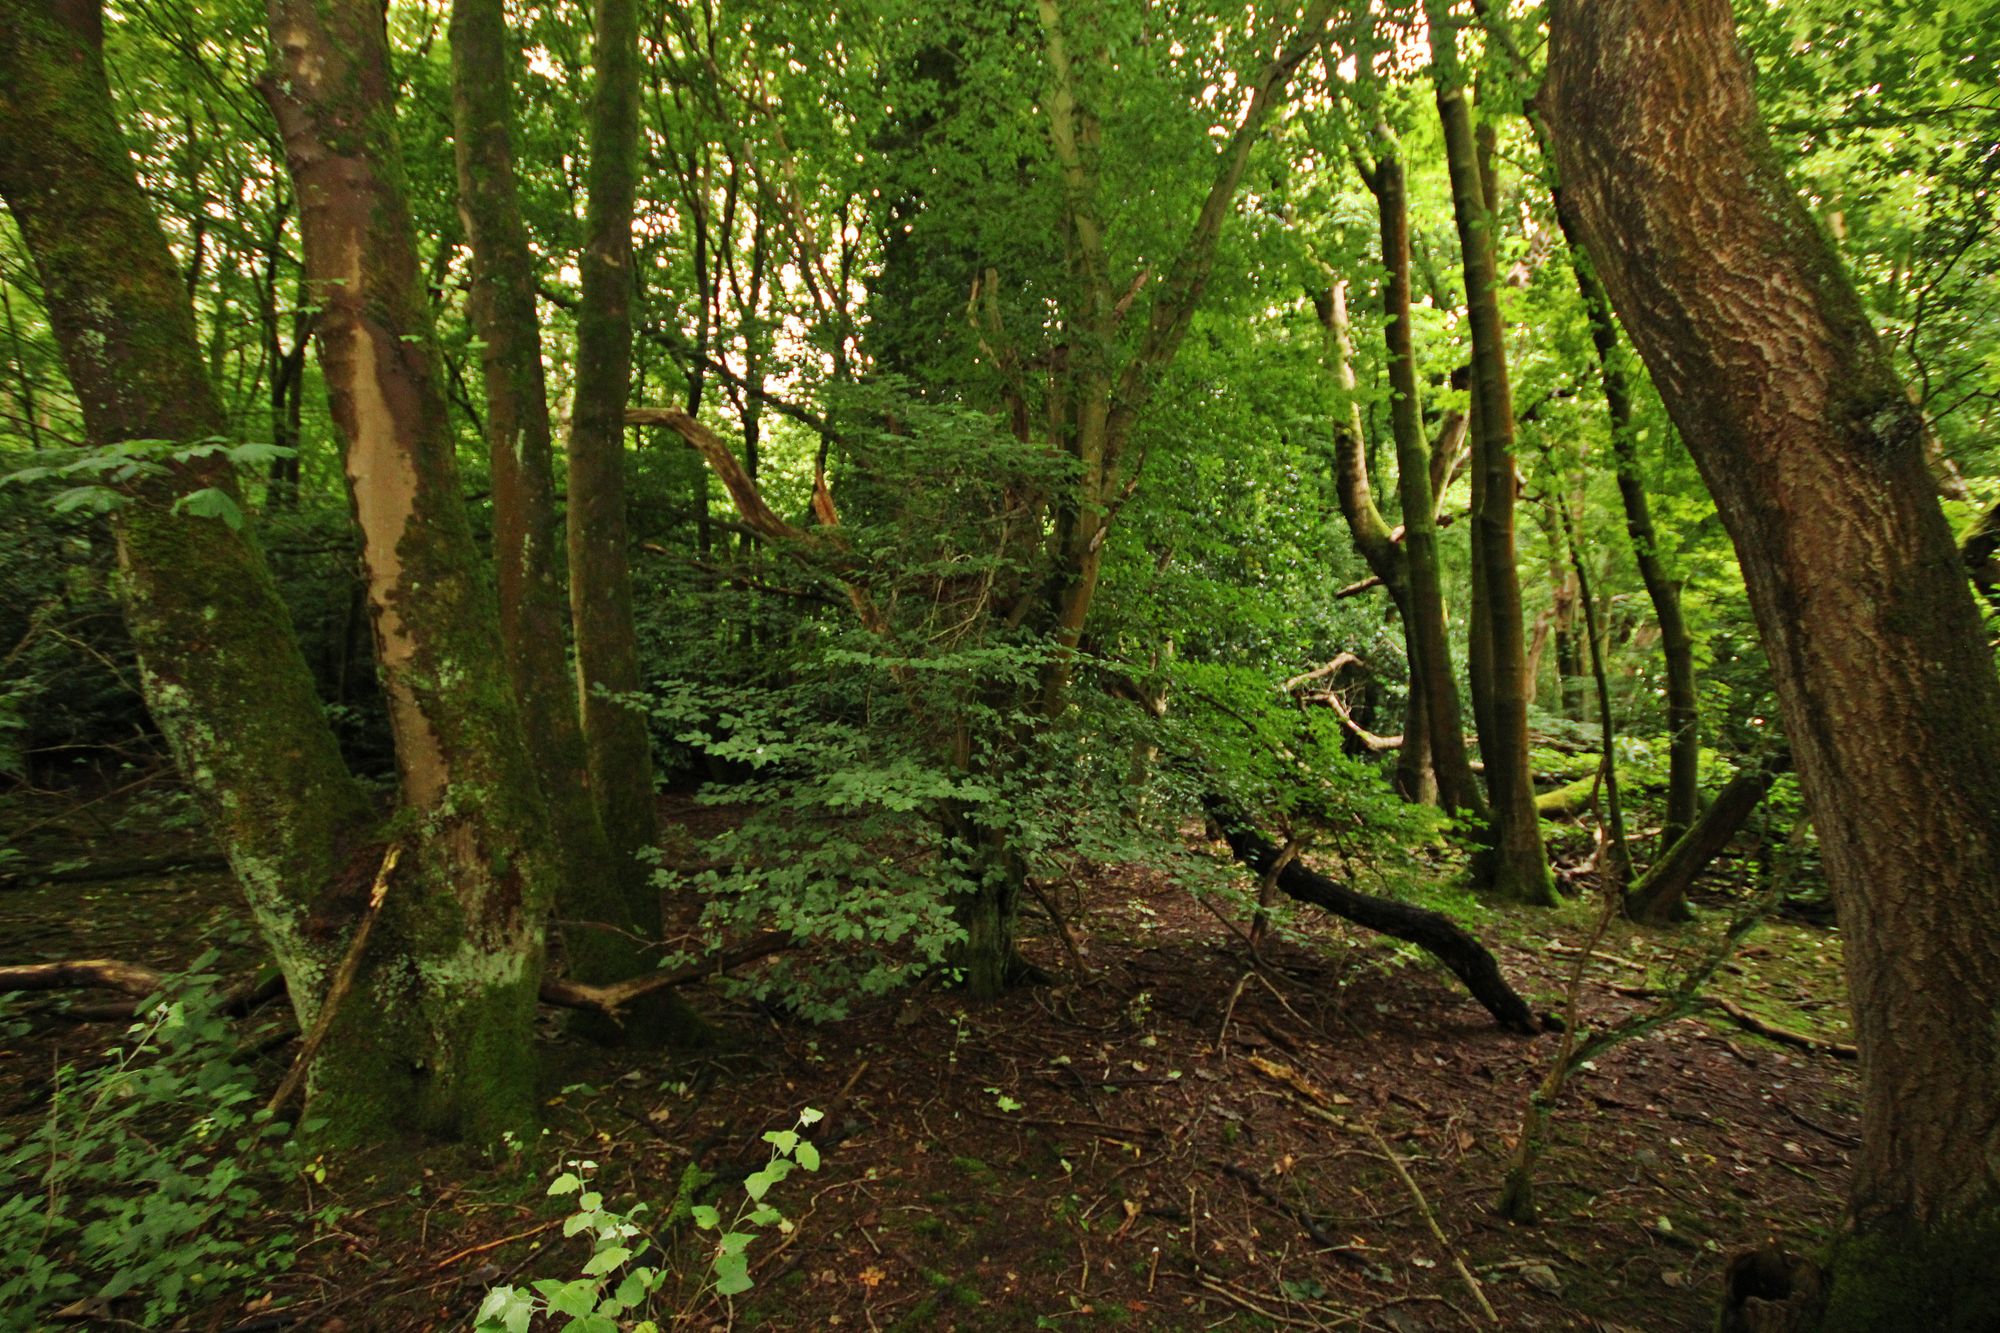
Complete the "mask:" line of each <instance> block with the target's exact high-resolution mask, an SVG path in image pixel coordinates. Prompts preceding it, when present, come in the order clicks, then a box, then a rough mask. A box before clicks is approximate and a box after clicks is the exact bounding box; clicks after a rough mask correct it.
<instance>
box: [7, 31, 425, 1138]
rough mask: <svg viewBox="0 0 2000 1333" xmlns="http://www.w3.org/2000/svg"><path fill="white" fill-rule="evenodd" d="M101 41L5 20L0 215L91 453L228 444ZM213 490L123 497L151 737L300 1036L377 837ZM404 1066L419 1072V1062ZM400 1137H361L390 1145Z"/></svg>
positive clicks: (351, 1028) (202, 478)
mask: <svg viewBox="0 0 2000 1333" xmlns="http://www.w3.org/2000/svg"><path fill="white" fill-rule="evenodd" d="M102 37H103V31H102V23H101V19H100V16H99V11H98V10H97V8H96V6H95V5H92V4H63V5H58V4H53V3H48V0H5V3H4V4H0V194H4V195H5V197H6V200H7V204H8V207H9V209H10V211H11V212H12V214H13V217H14V221H15V223H16V224H17V225H18V226H19V227H20V230H21V237H22V240H23V241H24V243H25V244H26V247H27V250H28V253H29V255H30V257H31V258H32V259H33V261H34V265H35V269H36V272H37V274H38V275H39V277H40V279H41V283H42V297H43V301H44V304H45V306H46V308H47V310H48V312H49V319H50V322H51V324H52V325H53V328H54V331H55V335H56V340H57V342H58V344H59V346H60V348H61V350H62V355H63V360H64V364H65V367H66V368H67V370H68V373H69V377H70V381H71V384H72V385H73V387H74V388H75V390H76V394H77V399H78V401H79V403H80V404H81V406H82V408H83V417H84V427H85V430H86V432H87V435H88V437H89V440H90V443H92V444H93V445H100V446H101V445H108V444H115V443H119V442H122V441H126V440H164V441H175V442H186V443H193V442H195V441H200V440H208V439H214V438H218V437H220V436H221V435H222V433H223V431H224V429H225V421H224V417H223V413H222V407H221V404H220V402H219V401H218V399H217V397H216V394H215V391H214V387H213V385H212V384H211V383H210V381H209V379H208V376H207V372H206V370H205V368H204V367H203V365H202V360H201V354H200V350H199V348H198V346H197V343H196V339H195V326H194V317H193V312H192V310H191V309H190V307H189V303H188V295H187V288H186V286H185V284H184V283H183V281H182V279H181V276H180V274H179V273H178V272H177V271H176V268H175V265H174V262H173V257H172V255H171V254H170V253H169V251H168V249H167V244H166V240H165V237H164V236H163V235H162V233H161V231H160V227H159V222H158V219H157V217H156V216H155V215H154V213H153V210H152V207H151V205H150V203H149V202H148V201H147V199H146V197H145V195H144V194H143V193H142V192H141V190H140V188H139V185H138V182H137V180H136V179H135V177H134V174H133V169H132V160H131V157H130V154H129V153H128V151H127V148H126V144H125V141H124V138H123V136H122V135H121V133H120V131H119V128H118V125H117V123H116V122H115V120H114V119H113V115H112V102H111V92H110V88H109V85H108V82H107V79H106V75H105V69H104V62H103V56H102ZM211 488H213V489H215V490H219V491H222V492H223V493H225V494H227V495H230V496H232V497H233V496H235V495H236V482H235V478H234V476H233V474H232V471H231V469H230V467H229V466H228V464H226V463H223V462H219V461H213V460H211V461H204V462H197V463H193V464H189V465H184V466H175V467H174V468H173V469H172V472H171V474H170V475H169V476H167V477H165V478H162V479H158V480H155V481H151V482H148V483H146V484H144V485H142V486H140V487H138V488H135V489H134V490H133V491H131V492H130V493H128V494H127V496H126V497H125V503H124V505H123V506H122V507H121V508H120V509H118V510H117V511H116V513H115V515H114V518H113V524H114V528H115V531H116V534H117V541H118V556H119V566H120V577H119V581H118V590H119V594H120V601H121V604H122V606H123V608H124V613H125V619H126V624H127V626H128V627H129V629H130V631H131V635H132V640H133V643H134V645H135V646H136V648H137V649H138V654H139V665H140V684H141V688H142V689H143V691H144V693H145V696H146V701H147V704H148V706H149V707H150V709H151V711H152V714H153V718H154V720H155V721H156V722H157V723H158V725H159V727H160V731H161V733H162V735H164V736H165V737H166V740H167V743H168V745H169V746H170V747H171V748H172V750H173V753H174V758H175V760H176V762H177V764H178V765H179V768H180V770H181V772H182V774H183V775H184V776H185V777H186V779H187V781H188V783H189V785H190V786H191V787H192V788H193V790H194V793H195V795H196V797H197V798H198V799H199V801H200V802H201V805H202V808H203V810H204V812H205V813H206V815H207V817H208V821H209V824H210V827H211V828H213V830H214V831H215V834H216V839H217V841H218V842H219V843H220V844H221V846H222V849H223V851H224V852H225V853H226V854H227V856H228V858H229V862H230V866H231V868H232V869H233V870H234V872H235V874H236V878H237V880H238V882H239V883H241V884H242V886H243V889H244V892H245V894H246V896H247V898H248V900H249V904H250V908H251V912H252V914H253V915H254V916H255V918H256V920H257V923H258V925H259V927H260V929H261V931H262V933H263V936H264V938H265V940H266V942H267V943H268V944H269V946H270V948H271V950H272V953H273V955H274V956H275V957H276V959H277V961H278V964H279V966H280V967H281V969H282V970H283V971H284V974H285V979H286V982H287V984H288V987H289V990H290V993H291V996H292V1002H293V1005H294V1007H295V1008H296V1009H297V1010H298V1014H299V1019H300V1022H301V1023H302V1024H310V1023H311V1021H312V1019H313V1018H314V1016H315V1013H316V1005H317V1001H318V997H319V996H320V995H321V994H322V993H323V992H324V990H325V988H326V984H327V980H328V978H329V976H330V974H331V972H332V969H333V967H334V965H335V963H336V962H337V961H338V957H339V954H340V949H341V945H342V942H343V941H342V935H343V934H344V931H343V930H342V928H343V927H344V926H345V925H346V921H347V918H345V917H344V916H343V915H342V908H343V906H344V903H343V901H342V898H341V895H340V892H339V889H340V886H341V885H342V884H343V883H345V882H347V881H348V880H350V879H351V878H352V877H353V876H355V875H359V876H360V877H361V881H362V884H363V886H364V887H365V885H366V882H367V877H368V875H369V874H370V873H371V872H372V870H373V869H374V865H373V861H372V859H371V844H372V843H373V840H374V838H375V833H374V828H373V825H374V822H375V821H374V816H373V813H372V811H371V810H370V808H369V805H368V802H367V799H366V797H365V796H364V794H363V792H362V790H361V788H360V786H359V785H358V784H357V783H355V782H354V780H353V779H352V778H351V777H350V776H349V774H348V772H347V769H346V767H345V766H344V765H343V763H342V761H341V758H340V751H339V747H338V745H337V744H336V743H335V740H334V735H333V732H332V730H331V728H330V727H329V726H328V725H327V722H326V718H325V716H324V715H323V714H322V712H321V710H320V705H319V700H318V698H317V696H316V694H315V692H314V689H313V681H312V675H311V672H310V671H309V670H308V669H307V667H306V664H305V660H304V658H303V656H302V655H301V654H300V652H299V647H298V641H297V639H296V637H295V636H294V634H293V632H292V623H291V618H290V616H289V614H288V613H287V611H286V609H285V604H284V602H283V601H282V600H281V599H280V597H279V596H278V593H277V590H276V588H275V587H274V586H273V584H272V581H271V577H270V573H269V571H268V570H267V568H266V567H265V564H264V559H263V556H262V553H261V552H260V551H259V549H258V547H257V544H256V542H255V541H254V540H253V538H252V536H251V534H250V531H249V529H248V528H247V527H232V526H231V525H229V524H227V523H225V522H223V521H221V520H220V519H214V518H201V517H196V516H193V515H190V514H185V513H177V512H175V503H176V502H177V501H179V500H181V499H184V498H185V497H187V496H189V495H191V494H194V493H196V492H198V491H202V490H207V489H211ZM373 850H374V851H376V852H379V849H373ZM392 1041H393V1034H387V1033H374V1034H370V1033H367V1032H365V1031H364V1030H362V1028H361V1027H360V1025H356V1024H342V1025H340V1026H339V1027H337V1028H336V1030H335V1035H334V1039H333V1040H331V1041H329V1042H328V1043H327V1045H326V1046H325V1047H324V1048H323V1052H322V1055H321V1064H320V1066H319V1068H320V1069H322V1070H323V1071H325V1073H326V1075H327V1076H328V1077H331V1078H334V1079H336V1080H338V1079H345V1078H358V1077H362V1076H363V1075H369V1074H373V1073H374V1072H376V1071H377V1070H378V1068H381V1067H383V1066H391V1065H393V1063H394V1062H393V1060H385V1059H384V1058H383V1052H384V1049H385V1048H386V1047H387V1046H388V1045H389V1044H390V1043H391V1042H392ZM403 1054H404V1056H405V1062H404V1064H405V1068H407V1067H408V1059H409V1058H410V1057H412V1056H415V1055H416V1054H418V1052H415V1051H408V1052H404V1053H403ZM405 1082H407V1080H405ZM406 1090H407V1089H406ZM379 1109H383V1110H387V1109H388V1108H386V1107H385V1108H379ZM365 1118H366V1116H365V1114H360V1113H357V1116H356V1119H357V1121H358V1120H361V1119H365ZM400 1118H401V1116H400V1112H399V1111H398V1112H397V1113H396V1114H383V1115H380V1116H377V1117H375V1118H374V1119H373V1120H372V1121H370V1122H369V1123H366V1124H359V1125H358V1126H357V1127H358V1128H359V1130H360V1132H362V1133H364V1134H366V1133H383V1132H388V1131H390V1130H391V1129H392V1128H393V1127H394V1126H395V1125H396V1124H397V1123H398V1121H399V1120H400Z"/></svg>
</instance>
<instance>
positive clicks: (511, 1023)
mask: <svg viewBox="0 0 2000 1333" xmlns="http://www.w3.org/2000/svg"><path fill="white" fill-rule="evenodd" d="M269 20H270V32H271V42H272V47H273V53H274V57H275V62H276V68H275V70H274V71H273V73H272V75H271V76H270V78H269V79H268V80H267V82H266V85H265V93H266V96H267V97H268V98H269V100H270V103H271V106H272V109H273V110H274V111H275V112H276V115H277V120H278V127H279V130H280V133H281V135H282V136H283V140H284V145H285V152H286V158H287V165H288V167H289V169H290V172H291V176H292V180H293V185H294V188H295V191H296V193H297V195H298V198H299V201H300V222H301V231H302V235H303V239H304V248H305V273H306V279H307V283H308V287H309V290H310V292H311V294H312V296H313V298H314V300H315V301H316V303H317V304H318V305H319V307H320V314H319V319H318V322H317V327H316V330H315V334H316V338H317V341H318V346H319V356H320V365H321V369H322V372H323V374H324V376H325V380H326V385H327V393H328V398H329V401H330V406H331V408H332V415H333V419H334V422H335V424H336V426H337V427H338V429H339V431H340V435H341V437H342V441H343V445H344V450H343V463H344V466H345V470H346V475H347V482H348V491H349V495H350V497H351V499H352V502H353V507H354V513H355V517H356V519H357V521H358V523H359V526H360V530H361V536H362V562H363V567H364V572H365V574H366V579H367V584H368V603H369V613H370V617H371V620H372V624H373V629H374V636H375V653H376V664H377V667H378V670H379V671H380V674H381V677H382V685H383V690H384V693H385V694H386V696H387V698H388V702H389V720H390V726H391V729H392V731H393V734H394V736H395V741H396V760H397V767H398V771H399V776H400V788H401V791H400V795H401V801H402V804H403V806H404V807H405V810H406V815H407V819H408V821H409V836H411V837H413V838H414V840H415V843H416V856H415V858H414V859H415V863H416V864H415V865H414V867H413V868H412V871H411V873H409V874H408V875H406V876H405V877H404V880H403V882H399V883H398V884H397V885H396V886H395V887H394V888H393V889H392V891H391V892H390V894H389V897H388V900H387V906H386V907H385V909H384V912H383V916H382V921H381V924H380V926H378V928H377V934H376V937H375V938H376V939H377V940H378V941H381V940H385V937H386V941H385V943H384V944H382V945H377V946H376V947H374V948H373V949H372V950H371V955H372V956H371V959H370V961H369V962H367V963H366V964H365V965H364V969H363V973H362V981H361V985H362V986H363V987H366V988H367V990H368V992H369V993H368V995H367V997H366V1000H365V1002H364V1001H363V997H362V996H356V997H355V999H354V1000H351V1001H350V1002H349V1003H350V1006H352V1007H353V1008H354V1009H355V1010H356V1011H357V1019H356V1022H357V1023H361V1022H365V1023H366V1024H367V1025H368V1026H370V1027H372V1028H381V1029H390V1028H400V1029H403V1030H405V1031H406V1032H407V1034H408V1035H406V1036H405V1037H403V1038H401V1039H400V1040H399V1043H398V1045H399V1047H409V1046H416V1047H417V1048H419V1049H420V1050H421V1059H420V1068H419V1071H418V1072H417V1073H415V1074H414V1075H409V1076H406V1080H405V1081H407V1079H408V1078H414V1079H415V1082H416V1087H415V1088H414V1089H409V1090H406V1089H401V1088H398V1087H396V1086H394V1084H393V1083H392V1082H390V1081H388V1080H386V1079H384V1078H378V1079H374V1080H363V1079H351V1080H345V1081H339V1080H336V1079H334V1078H332V1077H330V1076H328V1075H327V1073H326V1071H324V1070H322V1071H320V1075H319V1076H318V1077H317V1079H316V1084H315V1089H316V1095H317V1097H318V1099H319V1101H320V1102H321V1104H322V1109H323V1110H326V1111H329V1112H330V1113H332V1114H334V1115H336V1116H344V1115H347V1114H349V1113H350V1112H349V1108H352V1107H363V1108H367V1109H368V1110H369V1111H370V1112H371V1113H374V1114H394V1115H397V1116H400V1117H402V1118H404V1119H405V1122H406V1123H408V1122H409V1121H411V1120H413V1121H414V1123H415V1124H416V1125H417V1126H418V1127H420V1128H424V1129H428V1130H431V1131H433V1132H456V1133H461V1134H465V1135H468V1136H473V1137H489V1136H491V1135H493V1134H496V1133H497V1132H498V1131H499V1130H501V1129H503V1128H506V1127H508V1126H510V1125H514V1124H519V1123H522V1122H525V1121H527V1120H530V1119H531V1118H532V1114H533V1107H534V1101H533V1093H534V1088H533V1049H534V1035H533V1026H532V1020H533V1017H534V1005H535V992H536V986H537V983H538V981H539V979H540V974H541V967H542V945H543V931H544V926H545V923H546V920H547V916H548V911H549V907H550V905H551V901H552V897H553V890H554V885H555V880H556V869H557V861H556V858H555V856H554V853H553V848H552V845H551V839H550V837H549V830H548V818H547V811H546V807H545V805H544V803H543V800H542V796H541V790H540V787H539V784H538V781H537V779H536V776H535V771H534V767H533V763H532V760H531V757H530V755H529V752H528V748H527V745H526V743H525V739H524V733H523V730H522V726H521V715H520V710H519V708H518V706H517V704H516V702H515V699H514V691H513V686H512V682H511V681H510V680H509V678H508V674H507V669H506V657H505V655H504V653H503V651H502V647H501V640H500V626H499V617H498V614H497V608H496V607H495V605H494V599H493V594H492V589H491V587H490V585H489V584H488V581H487V576H486V570H485V568H484V566H483V563H482V560H481V557H480V554H479V552H478V551H477V549H476V548H475V545H474V541H473V536H472V530H471V527H470V525H469V524H468V522H467V519H466V514H465V507H464V503H463V501H462V500H461V498H460V496H461V490H460V483H459V477H458V468H457V463H456V456H455V451H456V441H455V440H454V438H453V436H452V433H451V427H450V424H449V419H448V416H447V414H446V409H445V398H444V392H443V386H442V379H441V375H440V370H439V362H438V359H437V356H436V351H435V347H434V342H433V333H432V328H431V318H430V310H429V307H428V303H427V298H426V295H425V292H424V288H423V286H422V285H421V280H420V277H419V273H418V266H417V252H416V237H415V232H414V230H413V227H412V224H411V220H410V214H409V210H408V205H407V201H406V200H405V198H404V195H403V185H402V182H403V175H402V164H401V150H400V148H399V145H398V143H397V139H396V131H395V105H394V90H395V84H394V81H393V78H392V76H391V74H390V70H389V59H388V40H387V33H386V31H385V27H384V19H383V14H382V11H381V9H380V8H379V7H378V6H376V5H374V4H372V3H368V0H272V4H271V6H270V9H269ZM362 1015H365V1018H363V1017H361V1016H362ZM385 1097H386V1098H388V1099H391V1100H389V1101H388V1103H387V1104H384V1099H385Z"/></svg>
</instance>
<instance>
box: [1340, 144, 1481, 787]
mask: <svg viewBox="0 0 2000 1333" xmlns="http://www.w3.org/2000/svg"><path fill="white" fill-rule="evenodd" d="M1378 138H1379V139H1380V140H1381V142H1380V145H1379V148H1380V152H1381V155H1380V157H1379V159H1378V160H1377V162H1376V164H1375V169H1374V170H1373V171H1372V172H1371V173H1370V174H1369V178H1368V187H1369V189H1370V190H1371V191H1373V192H1374V195H1375V200H1376V211H1377V213H1378V215H1379V217H1380V220H1381V232H1382V265H1383V267H1384V268H1385V269H1386V270H1387V273H1388V276H1387V278H1386V279H1385V281H1384V282H1383V284H1382V313H1383V339H1384V342H1385V343H1386V346H1387V350H1388V354H1389V385H1390V390H1391V392H1392V394H1393V395H1394V396H1393V398H1392V400H1391V403H1390V409H1389V420H1390V428H1391V430H1392V431H1393V433H1394V435H1395V437H1396V494H1397V498H1398V499H1399V500H1400V501H1401V503H1402V509H1403V551H1404V556H1403V558H1404V561H1405V567H1404V568H1405V578H1406V580H1407V583H1408V589H1409V610H1408V613H1407V615H1406V617H1405V619H1404V622H1403V623H1404V625H1405V627H1406V628H1409V629H1413V630H1414V634H1413V636H1412V641H1413V642H1414V644H1415V646H1416V652H1415V655H1414V656H1413V657H1412V659H1411V662H1410V682H1411V684H1410V688H1411V689H1412V690H1419V689H1420V690H1422V692H1423V696H1424V721H1425V724H1426V726H1427V728H1428V730H1429V733H1430V741H1431V769H1432V772H1433V773H1434V774H1435V776H1436V779H1437V791H1438V804H1439V805H1441V806H1442V807H1444V809H1445V810H1447V811H1459V810H1468V811H1473V812H1483V809H1484V807H1483V804H1482V802H1481V801H1480V799H1479V781H1478V779H1477V778H1476V777H1474V776H1473V772H1472V760H1471V758H1470V757H1469V756H1468V755H1467V754H1466V752H1465V724H1464V721H1463V718H1462V714H1461V712H1460V706H1459V699H1458V682H1457V678H1456V676H1455V675H1454V673H1453V671H1452V663H1451V637H1450V635H1449V633H1448V632H1447V631H1446V628H1445V619H1444V588H1443V580H1442V576H1441V575H1440V573H1439V570H1438V530H1437V500H1436V497H1435V496H1434V495H1433V493H1432V490H1431V470H1430V464H1431V459H1430V446H1429V442H1428V441H1427V440H1426V439H1425V438H1424V418H1423V405H1422V403H1421V401H1420V400H1419V398H1418V386H1417V357H1416V348H1415V345H1414V341H1413V339H1412V337H1411V332H1410V220H1409V204H1408V193H1407V188H1406V186H1405V183H1404V178H1403V162H1402V156H1401V152H1400V150H1399V149H1398V148H1397V147H1396V145H1395V143H1394V141H1393V140H1392V139H1390V138H1389V137H1388V134H1387V131H1386V130H1379V129H1378Z"/></svg>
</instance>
